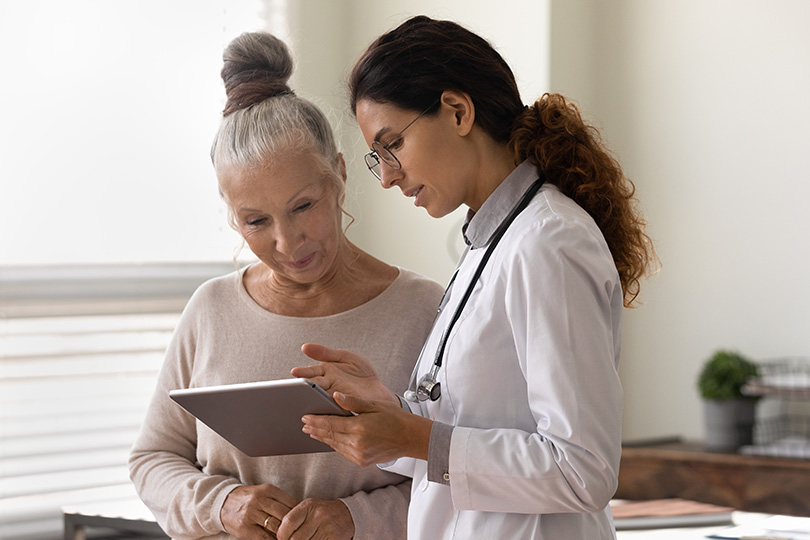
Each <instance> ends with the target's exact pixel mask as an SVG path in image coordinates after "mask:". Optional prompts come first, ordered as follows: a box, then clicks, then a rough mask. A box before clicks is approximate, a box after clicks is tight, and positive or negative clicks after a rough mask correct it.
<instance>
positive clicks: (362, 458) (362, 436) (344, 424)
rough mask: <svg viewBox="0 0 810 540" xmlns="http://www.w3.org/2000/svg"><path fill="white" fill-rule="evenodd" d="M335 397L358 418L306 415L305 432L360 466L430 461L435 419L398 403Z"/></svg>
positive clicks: (342, 396)
mask: <svg viewBox="0 0 810 540" xmlns="http://www.w3.org/2000/svg"><path fill="white" fill-rule="evenodd" d="M333 397H334V398H335V401H336V402H337V404H338V405H340V406H341V407H343V408H344V409H346V410H349V411H352V412H355V413H357V416H334V415H306V416H304V418H303V419H302V420H303V422H304V427H303V428H302V430H303V432H304V433H307V434H309V436H310V437H312V438H313V439H317V440H319V441H321V442H323V443H326V444H328V445H329V446H331V447H332V448H333V449H335V450H336V451H337V452H338V453H340V454H341V455H342V456H343V457H345V458H346V459H348V460H349V461H351V462H353V463H356V464H357V465H360V466H361V467H367V466H369V465H374V464H377V463H387V462H389V461H393V460H395V459H398V458H401V457H413V458H417V459H427V457H428V447H429V445H430V429H431V427H432V426H433V421H432V420H430V419H428V418H424V417H422V416H419V415H416V414H413V413H411V412H409V411H406V410H404V409H403V408H402V407H400V405H399V402H397V403H396V404H394V403H391V402H388V401H369V400H366V399H363V398H359V397H356V396H347V395H345V394H342V393H340V392H335V393H334V394H333Z"/></svg>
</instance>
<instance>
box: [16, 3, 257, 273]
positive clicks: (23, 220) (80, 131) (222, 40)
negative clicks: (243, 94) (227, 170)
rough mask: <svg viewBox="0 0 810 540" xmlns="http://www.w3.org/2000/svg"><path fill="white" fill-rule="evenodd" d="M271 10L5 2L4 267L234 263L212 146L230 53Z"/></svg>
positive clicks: (194, 5)
mask: <svg viewBox="0 0 810 540" xmlns="http://www.w3.org/2000/svg"><path fill="white" fill-rule="evenodd" d="M268 1H269V0H268ZM265 8H266V9H265ZM263 9H264V11H265V15H268V14H272V9H271V8H270V7H268V6H264V5H263V4H262V2H261V1H260V0H205V1H204V2H200V1H198V0H171V1H164V0H121V1H117V2H106V1H104V0H70V1H64V0H41V1H38V2H28V1H26V0H3V1H0V66H2V70H3V71H2V75H0V79H1V80H2V84H0V105H2V108H3V116H2V120H0V266H4V265H27V264H34V265H51V264H59V263H68V264H69V263H111V262H114V263H137V262H154V261H201V260H202V261H209V260H228V259H230V257H231V255H232V252H233V250H234V248H235V247H236V246H238V245H239V243H240V242H239V239H238V237H237V235H236V234H235V233H234V232H233V231H231V230H230V228H229V227H228V225H227V222H226V219H225V208H224V205H223V204H222V202H221V201H220V199H219V196H218V195H217V189H216V178H215V176H214V173H213V168H212V167H211V160H210V158H209V157H208V149H209V147H210V144H211V140H212V139H213V135H214V133H215V131H216V128H217V125H218V122H219V112H220V111H221V110H222V106H223V104H224V90H223V88H222V81H221V79H220V78H219V69H220V68H221V66H222V49H223V47H224V45H225V44H227V42H228V41H229V40H230V39H231V38H232V37H233V36H234V35H236V34H238V33H241V32H244V31H246V30H254V29H256V28H257V27H261V26H262V25H263V20H262V18H261V17H260V12H261V11H263Z"/></svg>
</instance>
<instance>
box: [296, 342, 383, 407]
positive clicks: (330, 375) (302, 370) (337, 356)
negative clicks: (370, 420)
mask: <svg viewBox="0 0 810 540" xmlns="http://www.w3.org/2000/svg"><path fill="white" fill-rule="evenodd" d="M301 351H302V352H303V353H304V354H305V355H307V356H309V357H310V358H312V359H313V360H317V361H318V362H320V364H317V365H314V366H307V367H297V368H294V369H293V370H292V371H291V374H292V376H293V377H303V378H305V379H309V380H311V381H312V382H314V383H315V384H317V385H318V386H320V387H321V388H323V389H324V390H326V391H327V392H328V393H330V394H333V393H334V392H341V393H343V394H348V395H355V396H359V395H362V396H364V397H366V398H367V399H372V400H376V401H389V402H391V403H396V404H397V405H399V399H398V398H397V396H396V395H394V393H393V392H391V391H390V390H389V389H388V388H386V386H385V385H384V384H383V383H382V382H381V381H380V379H379V377H377V372H376V371H375V370H374V366H372V365H371V363H370V362H369V361H368V360H366V359H365V358H363V357H362V356H359V355H356V354H354V353H351V352H349V351H341V350H337V349H330V348H329V347H324V346H323V345H315V344H313V343H307V344H305V345H304V346H303V347H301Z"/></svg>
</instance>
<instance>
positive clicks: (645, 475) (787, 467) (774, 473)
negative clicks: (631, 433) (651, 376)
mask: <svg viewBox="0 0 810 540" xmlns="http://www.w3.org/2000/svg"><path fill="white" fill-rule="evenodd" d="M615 497H616V498H618V499H632V500H646V499H662V498H668V497H681V498H684V499H692V500H695V501H701V502H707V503H713V504H718V505H722V506H731V507H733V508H737V509H739V510H745V511H748V512H763V513H771V514H788V515H794V516H810V460H807V459H789V458H775V457H761V456H743V455H739V454H736V453H717V452H707V451H705V450H704V449H703V448H702V446H701V445H700V443H694V442H691V443H690V442H682V441H680V440H668V441H662V442H657V443H656V442H651V443H644V444H638V445H635V444H634V445H626V446H624V447H623V449H622V460H621V469H620V471H619V488H618V491H617V492H616V495H615Z"/></svg>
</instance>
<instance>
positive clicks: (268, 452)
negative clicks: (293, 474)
mask: <svg viewBox="0 0 810 540" xmlns="http://www.w3.org/2000/svg"><path fill="white" fill-rule="evenodd" d="M169 396H170V397H171V398H172V399H173V400H174V401H176V402H177V403H178V404H179V405H181V406H182V407H183V408H184V409H186V410H187V411H188V412H190V413H191V414H193V415H194V416H195V417H197V418H198V419H199V420H200V421H201V422H202V423H204V424H205V425H206V426H208V427H209V428H211V429H213V430H214V431H216V432H217V433H218V434H219V435H221V436H222V437H224V438H225V439H226V440H227V441H228V442H230V443H231V444H232V445H234V446H235V447H237V448H238V449H239V450H241V451H242V452H244V453H245V454H247V455H248V456H251V457H260V456H278V455H283V454H306V453H311V452H331V451H332V448H331V447H330V446H329V445H327V444H324V443H322V442H320V441H317V440H315V439H313V438H311V437H310V436H309V435H307V434H306V433H304V432H302V431H301V428H302V427H303V423H302V422H301V417H302V416H304V415H305V414H335V415H340V416H351V415H352V414H353V413H351V412H349V411H347V410H345V409H343V408H342V407H340V406H339V405H338V404H337V403H335V401H334V400H333V399H332V396H330V395H329V394H328V393H326V391H325V390H324V389H323V388H321V387H320V386H318V385H317V384H315V383H313V382H312V381H310V380H309V379H281V380H277V381H261V382H250V383H240V384H226V385H220V386H207V387H200V388H183V389H178V390H171V391H170V392H169Z"/></svg>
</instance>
